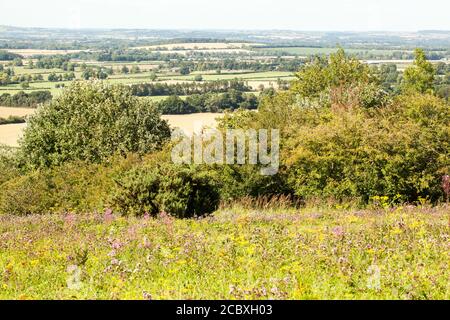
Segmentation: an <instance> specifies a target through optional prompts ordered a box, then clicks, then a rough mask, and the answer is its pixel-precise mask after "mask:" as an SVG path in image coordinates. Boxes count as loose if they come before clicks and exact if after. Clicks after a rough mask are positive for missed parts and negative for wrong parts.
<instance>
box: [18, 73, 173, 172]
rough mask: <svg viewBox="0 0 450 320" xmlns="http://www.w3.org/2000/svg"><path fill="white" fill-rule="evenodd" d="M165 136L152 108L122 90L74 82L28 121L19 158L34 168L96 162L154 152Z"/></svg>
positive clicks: (166, 129) (162, 123)
mask: <svg viewBox="0 0 450 320" xmlns="http://www.w3.org/2000/svg"><path fill="white" fill-rule="evenodd" d="M169 136H170V129H169V126H168V125H167V123H166V122H165V121H163V120H161V119H160V115H159V113H158V112H157V110H156V109H155V107H153V106H152V105H151V104H148V103H147V102H146V101H143V100H140V99H138V98H136V97H133V96H132V95H131V92H130V90H129V89H127V88H126V87H123V86H107V85H104V84H102V83H95V82H93V83H89V82H88V83H83V82H75V83H74V84H73V85H72V86H70V87H69V88H67V89H65V91H64V94H63V95H61V96H60V97H58V98H56V99H54V100H53V101H52V102H50V103H48V104H46V105H45V106H43V107H42V108H40V109H39V110H38V112H37V113H36V114H35V115H34V116H32V117H31V118H30V119H29V121H28V126H27V128H26V130H25V133H24V137H23V140H22V142H21V153H22V155H23V158H24V161H25V162H26V163H27V164H29V165H31V166H32V167H41V166H52V165H59V164H62V163H64V162H66V161H71V160H78V159H79V160H88V161H94V162H99V161H103V160H106V159H107V158H108V157H109V156H111V155H113V154H116V153H119V154H125V153H128V152H136V153H139V154H143V153H147V152H152V151H154V150H157V149H159V148H160V147H161V144H162V143H163V142H164V141H165V140H166V139H167V138H168V137H169Z"/></svg>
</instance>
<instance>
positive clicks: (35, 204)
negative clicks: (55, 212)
mask: <svg viewBox="0 0 450 320" xmlns="http://www.w3.org/2000/svg"><path fill="white" fill-rule="evenodd" d="M49 179H50V177H49V176H48V175H46V174H43V173H41V172H38V171H36V172H32V173H29V174H28V175H24V176H19V177H15V178H14V179H11V180H9V181H7V182H6V183H4V184H2V185H1V188H2V192H1V193H0V213H5V214H13V215H27V214H44V213H49V212H50V210H51V209H50V208H52V207H53V205H54V201H53V197H52V195H51V191H50V189H49V185H50V183H49V181H48V180H49Z"/></svg>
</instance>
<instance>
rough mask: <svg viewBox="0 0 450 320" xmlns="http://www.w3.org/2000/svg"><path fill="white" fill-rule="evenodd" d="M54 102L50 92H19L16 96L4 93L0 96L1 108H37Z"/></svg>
mask: <svg viewBox="0 0 450 320" xmlns="http://www.w3.org/2000/svg"><path fill="white" fill-rule="evenodd" d="M50 100H52V94H51V93H50V91H31V92H29V93H26V92H24V91H19V92H18V93H16V94H13V95H11V94H9V93H3V94H2V95H0V106H5V107H36V106H37V105H39V104H41V103H46V102H48V101H50Z"/></svg>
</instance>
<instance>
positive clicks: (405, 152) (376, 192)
mask: <svg viewBox="0 0 450 320" xmlns="http://www.w3.org/2000/svg"><path fill="white" fill-rule="evenodd" d="M449 128H450V110H449V108H448V106H447V105H446V104H445V103H444V102H443V101H441V100H439V99H438V98H435V97H433V96H419V95H415V96H402V97H401V98H399V100H398V101H397V102H395V103H394V104H393V105H391V106H390V107H388V108H386V109H384V110H379V111H375V112H371V113H370V114H368V113H365V112H362V111H359V112H358V111H352V112H340V113H334V114H333V118H332V119H331V121H329V122H326V123H322V124H320V125H318V126H315V127H313V128H309V127H303V128H300V129H299V130H298V133H297V135H296V136H294V137H292V138H291V139H290V142H289V143H288V147H287V149H286V150H285V151H286V153H285V161H286V165H287V167H288V171H289V184H290V186H291V187H292V188H293V189H294V190H295V193H296V195H298V196H300V197H305V198H308V197H333V198H335V199H339V200H345V199H348V198H359V199H361V200H362V201H363V202H364V203H367V202H368V201H369V199H370V198H371V197H374V196H387V197H389V199H396V200H399V201H409V202H412V201H417V200H418V199H420V198H427V199H429V200H431V201H437V200H439V199H442V190H441V188H440V181H441V177H442V175H444V174H445V173H447V172H449V169H450V160H449V159H450V130H449Z"/></svg>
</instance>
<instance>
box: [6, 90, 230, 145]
mask: <svg viewBox="0 0 450 320" xmlns="http://www.w3.org/2000/svg"><path fill="white" fill-rule="evenodd" d="M158 98H159V97H158ZM163 98H166V97H163ZM4 109H5V110H4ZM6 109H10V110H6ZM32 113H33V109H25V108H5V107H0V116H1V117H5V116H6V115H8V114H9V115H20V114H23V115H27V114H32ZM2 115H5V116H2ZM218 117H223V114H222V113H193V114H176V115H163V116H162V118H163V119H165V120H167V121H168V122H169V124H170V126H171V127H172V128H179V129H181V130H182V131H183V132H184V133H185V134H187V135H192V134H193V133H194V132H195V133H198V132H199V131H200V130H201V129H202V128H204V127H208V128H214V127H215V126H216V124H217V122H216V118H218ZM25 127H26V124H25V123H20V124H6V125H0V145H2V144H4V145H7V146H11V147H17V146H18V140H19V139H20V137H21V136H22V134H23V129H25Z"/></svg>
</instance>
